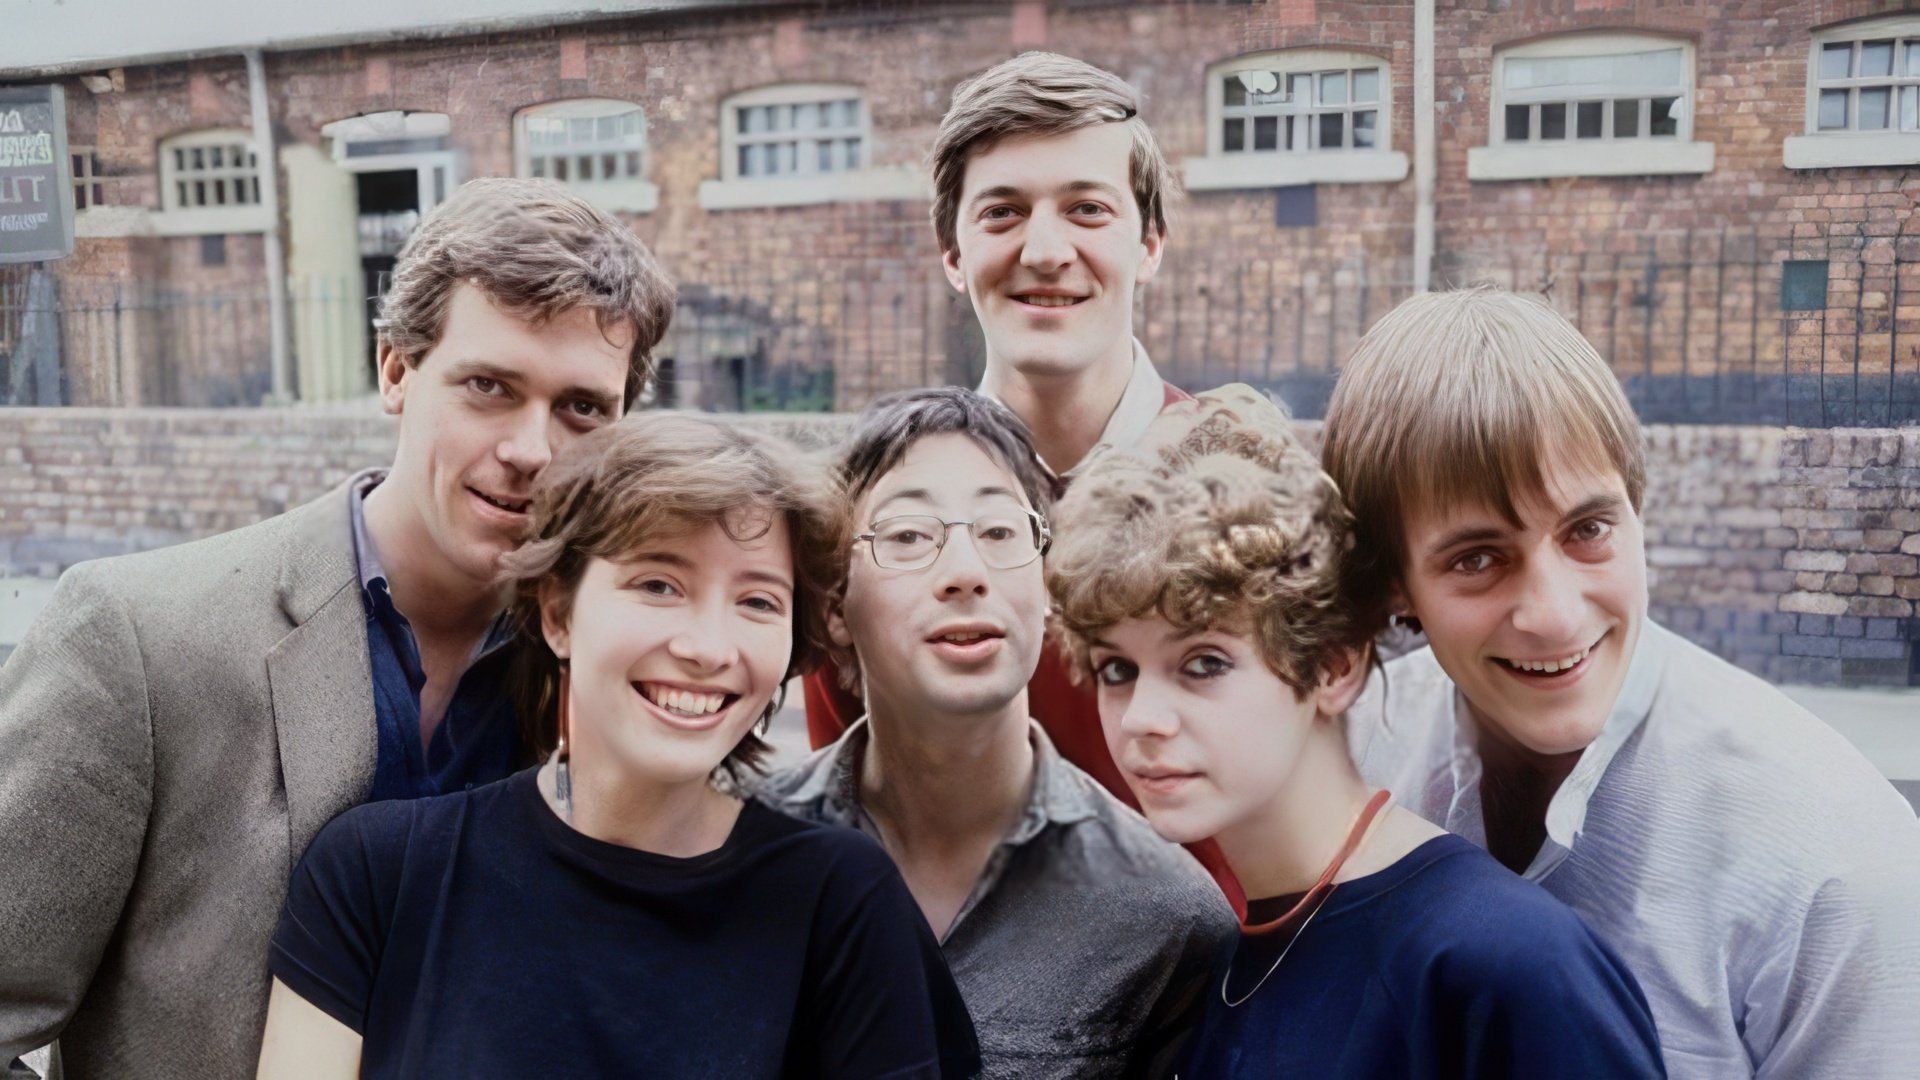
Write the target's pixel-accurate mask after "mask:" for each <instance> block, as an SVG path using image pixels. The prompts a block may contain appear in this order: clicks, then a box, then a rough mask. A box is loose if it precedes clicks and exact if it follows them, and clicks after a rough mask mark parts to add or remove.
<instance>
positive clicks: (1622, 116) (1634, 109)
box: [1613, 98, 1640, 139]
mask: <svg viewBox="0 0 1920 1080" xmlns="http://www.w3.org/2000/svg"><path fill="white" fill-rule="evenodd" d="M1639 134H1640V99H1639V98H1622V99H1620V100H1619V101H1616V102H1614V103H1613V137H1614V138H1616V139H1631V138H1633V137H1635V136H1637V135H1639Z"/></svg>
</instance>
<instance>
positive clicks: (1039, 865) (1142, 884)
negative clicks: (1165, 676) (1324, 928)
mask: <svg viewBox="0 0 1920 1080" xmlns="http://www.w3.org/2000/svg"><path fill="white" fill-rule="evenodd" d="M1031 732H1032V739H1033V749H1034V778H1033V793H1032V795H1031V796H1030V797H1029V799H1028V801H1027V808H1026V811H1025V813H1023V814H1022V815H1021V816H1020V819H1019V820H1018V821H1017V822H1015V823H1014V825H1013V828H1012V829H1011V830H1010V831H1009V832H1008V833H1007V836H1006V838H1005V839H1004V840H1002V841H1001V842H1000V845H999V846H998V847H996V848H995V849H994V851H993V854H992V855H991V856H989V857H988V859H987V865H986V868H985V869H984V870H983V871H981V874H980V880H979V881H978V882H976V883H975V884H974V887H973V892H972V893H971V894H969V895H968V897H967V899H966V902H965V903H964V904H963V905H962V906H961V908H960V913H959V915H957V916H956V917H955V918H954V920H953V925H952V926H950V927H948V929H947V933H946V937H945V938H944V939H943V940H942V941H941V943H940V948H941V951H942V952H944V953H945V954H946V958H947V964H948V966H949V967H951V968H952V969H953V976H954V979H955V981H957V982H958V983H959V985H960V993H961V996H962V997H964V998H965V999H966V1002H967V1010H968V1011H969V1012H970V1013H971V1014H972V1015H973V1023H974V1027H975V1029H976V1030H977V1031H978V1033H979V1037H980V1054H981V1059H982V1061H983V1062H984V1063H985V1066H986V1075H987V1076H989V1077H1022V1078H1025V1077H1110V1076H1143V1075H1150V1074H1151V1073H1150V1069H1151V1068H1152V1067H1153V1066H1155V1065H1156V1064H1159V1063H1160V1062H1161V1059H1163V1058H1165V1057H1167V1056H1168V1055H1169V1053H1170V1051H1171V1050H1172V1048H1173V1047H1174V1045H1175V1044H1176V1043H1177V1042H1178V1041H1179V1040H1180V1039H1181V1037H1182V1036H1184V1034H1185V1033H1186V1031H1187V1028H1188V1027H1189V1025H1190V1024H1191V1022H1192V1021H1193V1020H1194V1019H1196V1014H1197V1009H1196V1008H1195V1006H1196V1005H1197V1003H1198V1002H1199V1001H1200V1000H1201V994H1202V993H1203V990H1204V985H1205V984H1206V982H1207V978H1208V972H1209V970H1210V965H1211V963H1212V961H1213V959H1214V958H1215V956H1216V955H1217V953H1218V951H1219V950H1220V948H1222V947H1223V945H1224V943H1225V942H1226V941H1228V940H1230V939H1231V938H1232V937H1233V935H1234V933H1235V931H1236V928H1237V923H1236V922H1235V920H1234V916H1233V909H1232V908H1231V907H1229V906H1228V905H1227V901H1226V898H1225V897H1224V896H1222V895H1221V893H1220V889H1219V887H1218V886H1216V885H1215V884H1214V883H1213V880H1212V879H1211V878H1209V877H1208V876H1207V873H1206V871H1205V870H1203V869H1201V867H1200V864H1199V863H1198V862H1195V861H1194V859H1193V856H1191V855H1188V854H1187V853H1186V851H1184V850H1183V849H1181V848H1180V847H1179V845H1177V844H1172V843H1168V842H1167V841H1165V840H1162V839H1160V837H1159V836H1157V835H1155V833H1154V832H1153V829H1152V827H1151V826H1149V825H1148V824H1147V822H1146V819H1144V818H1142V817H1141V816H1140V815H1139V814H1137V813H1135V812H1134V811H1133V810H1132V809H1131V808H1129V807H1127V806H1126V805H1124V804H1122V803H1121V802H1120V801H1119V800H1118V799H1115V798H1114V797H1113V796H1112V795H1109V794H1107V792H1106V791H1104V790H1102V789H1101V787H1100V785H1099V784H1098V783H1096V782H1095V781H1094V780H1093V778H1092V777H1089V776H1088V775H1087V774H1086V773H1084V772H1081V771H1080V770H1079V769H1077V768H1075V767H1074V766H1073V764H1072V763H1070V762H1068V761H1067V760H1066V759H1065V758H1062V757H1061V756H1060V754H1059V752H1058V751H1056V750H1055V749H1054V748H1053V743H1052V742H1051V741H1049V740H1048V739H1047V736H1046V734H1045V733H1044V732H1042V731H1041V730H1040V725H1038V724H1033V725H1031ZM867 739H868V728H867V722H866V721H865V720H864V719H863V720H861V721H859V722H858V723H856V724H854V725H853V726H852V727H850V728H848V729H847V732H846V734H845V735H842V736H841V737H840V738H839V740H838V741H836V742H834V743H833V744H832V745H831V746H827V747H824V748H822V749H821V750H818V751H816V752H815V753H814V754H813V756H811V757H809V758H808V759H807V760H806V761H804V762H802V763H800V764H799V765H795V766H793V767H792V768H789V769H785V770H782V771H781V772H778V773H775V774H774V775H773V776H770V777H768V778H767V779H766V780H765V781H764V782H763V783H762V785H761V787H760V790H759V795H760V797H761V798H762V799H763V800H764V801H766V802H769V803H771V804H772V805H774V806H776V807H778V808H780V809H782V810H784V811H786V812H787V813H789V814H793V815H794V816H796V817H800V818H803V819H806V820H808V821H820V822H826V823H828V824H833V825H844V826H848V827H851V828H855V829H859V830H860V831H862V832H864V833H866V834H867V835H869V836H872V837H873V838H874V839H876V840H879V839H881V837H880V833H879V830H878V829H877V828H876V827H875V826H874V823H873V819H872V818H870V817H868V816H867V814H866V812H865V811H864V810H862V809H861V806H860V762H861V758H862V756H863V755H864V753H865V751H866V746H867Z"/></svg>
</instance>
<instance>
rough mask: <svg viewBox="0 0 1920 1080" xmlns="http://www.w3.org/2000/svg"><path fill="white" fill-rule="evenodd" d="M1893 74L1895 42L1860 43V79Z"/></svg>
mask: <svg viewBox="0 0 1920 1080" xmlns="http://www.w3.org/2000/svg"><path fill="white" fill-rule="evenodd" d="M1891 74H1893V42H1891V41H1863V42H1861V43H1860V77H1861V78H1863V79H1865V78H1872V77H1873V76H1876V75H1891Z"/></svg>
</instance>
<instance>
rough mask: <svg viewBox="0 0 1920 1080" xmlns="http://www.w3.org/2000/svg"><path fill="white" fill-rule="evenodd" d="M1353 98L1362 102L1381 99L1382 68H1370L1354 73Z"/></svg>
mask: <svg viewBox="0 0 1920 1080" xmlns="http://www.w3.org/2000/svg"><path fill="white" fill-rule="evenodd" d="M1353 100H1354V101H1356V102H1360V103H1363V104H1364V103H1366V102H1371V101H1379V100H1380V69H1379V68H1368V69H1366V70H1364V71H1356V72H1354V73H1353Z"/></svg>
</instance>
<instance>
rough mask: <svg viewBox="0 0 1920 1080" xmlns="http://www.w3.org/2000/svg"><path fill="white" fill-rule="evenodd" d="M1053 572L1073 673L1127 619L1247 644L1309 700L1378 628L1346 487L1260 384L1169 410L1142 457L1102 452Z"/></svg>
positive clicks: (1070, 500) (1070, 498)
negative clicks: (1349, 565) (1352, 579)
mask: <svg viewBox="0 0 1920 1080" xmlns="http://www.w3.org/2000/svg"><path fill="white" fill-rule="evenodd" d="M1058 516H1059V529H1058V534H1059V538H1058V540H1057V541H1056V543H1055V545H1054V552H1053V558H1052V559H1051V560H1050V561H1049V563H1048V565H1047V586H1048V589H1049V591H1051V593H1052V594H1053V602H1054V611H1055V619H1056V624H1057V629H1058V630H1059V631H1060V632H1061V634H1062V636H1063V637H1064V638H1065V641H1066V644H1067V647H1068V648H1069V650H1070V651H1071V652H1072V654H1073V656H1074V659H1075V664H1074V667H1075V669H1076V671H1079V672H1084V671H1086V670H1087V653H1088V643H1089V642H1090V641H1091V640H1092V639H1094V638H1096V637H1098V636H1099V634H1100V633H1101V632H1102V631H1104V630H1106V629H1108V628H1109V627H1112V626H1114V625H1115V624H1117V623H1120V622H1124V621H1125V620H1127V619H1131V618H1140V617H1157V618H1161V619H1164V620H1166V622H1167V623H1168V624H1170V625H1172V626H1174V627H1177V628H1179V629H1182V630H1188V629H1202V628H1207V627H1214V628H1219V629H1225V630H1229V631H1231V632H1234V633H1242V634H1246V635H1247V636H1248V637H1250V638H1251V639H1252V640H1253V641H1254V643H1255V644H1256V646H1257V647H1258V649H1259V651H1260V656H1261V659H1262V660H1264V661H1265V662H1266V665H1267V667H1268V668H1269V669H1270V670H1271V671H1272V672H1273V673H1274V674H1275V675H1276V676H1278V677H1279V678H1280V680H1281V681H1282V682H1284V683H1286V684H1287V685H1288V686H1289V687H1292V688H1293V690H1294V692H1295V693H1296V694H1297V695H1300V696H1302V697H1304V696H1305V695H1306V694H1307V693H1308V692H1309V691H1310V690H1312V689H1313V687H1314V686H1315V685H1316V683H1317V682H1318V681H1319V679H1320V677H1321V676H1322V675H1324V674H1328V673H1332V672H1338V671H1341V670H1344V669H1345V666H1346V664H1348V663H1349V662H1351V660H1350V659H1349V658H1350V657H1351V656H1352V655H1353V654H1352V652H1351V650H1354V649H1357V648H1359V647H1361V646H1363V645H1364V644H1365V643H1366V641H1367V639H1368V638H1370V637H1371V636H1372V635H1373V633H1374V632H1375V631H1376V630H1377V629H1378V628H1379V627H1378V623H1377V621H1373V620H1369V619H1368V618H1366V616H1365V614H1364V613H1363V612H1362V611H1361V609H1359V608H1356V607H1355V606H1354V605H1352V604H1350V603H1348V602H1347V600H1346V598H1345V596H1344V595H1343V594H1342V592H1341V589H1340V574H1341V562H1342V556H1343V554H1344V552H1345V550H1346V547H1347V544H1348V521H1349V519H1348V516H1347V511H1346V507H1345V505H1344V504H1343V502H1342V501H1341V498H1340V491H1339V489H1338V488H1336V487H1335V486H1334V484H1333V482H1332V481H1331V480H1330V479H1328V478H1327V475H1326V474H1325V473H1323V472H1321V471H1320V467H1319V465H1318V464H1316V463H1315V462H1314V460H1313V455H1312V454H1310V453H1309V452H1308V451H1307V450H1306V448H1305V447H1302V446H1301V445H1300V443H1299V441H1298V440H1297V439H1295V438H1294V435H1293V430H1292V428H1291V427H1290V426H1289V424H1288V423H1287V416H1286V414H1285V413H1284V412H1283V411H1282V410H1281V409H1280V407H1279V406H1277V405H1275V404H1274V403H1273V402H1272V401H1270V400H1268V399H1267V398H1266V397H1264V396H1263V395H1261V394H1260V393H1259V392H1257V391H1255V390H1254V389H1252V388H1251V387H1248V386H1244V385H1240V384H1237V383H1236V384H1234V385H1231V386H1223V387H1221V388H1220V389H1218V390H1211V391H1208V392H1207V393H1204V394H1201V395H1200V396H1199V397H1198V398H1197V399H1196V401H1195V404H1194V405H1193V406H1191V407H1180V406H1176V407H1175V408H1173V409H1169V410H1168V411H1166V412H1164V413H1162V414H1161V415H1160V417H1159V418H1158V419H1156V420H1155V421H1154V422H1153V425H1152V426H1151V427H1149V428H1148V431H1147V434H1146V436H1145V438H1144V439H1143V440H1142V442H1141V443H1140V444H1139V445H1137V446H1135V447H1134V449H1133V450H1132V451H1131V452H1109V453H1108V454H1105V455H1103V456H1101V457H1098V458H1095V459H1094V460H1093V461H1092V462H1091V463H1090V464H1089V465H1088V466H1087V468H1086V470H1085V471H1084V472H1083V473H1082V474H1081V475H1080V476H1078V477H1077V478H1075V480H1074V482H1073V486H1072V487H1071V488H1069V489H1068V491H1067V494H1066V496H1065V497H1064V498H1062V499H1061V500H1060V505H1059V513H1058Z"/></svg>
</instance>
